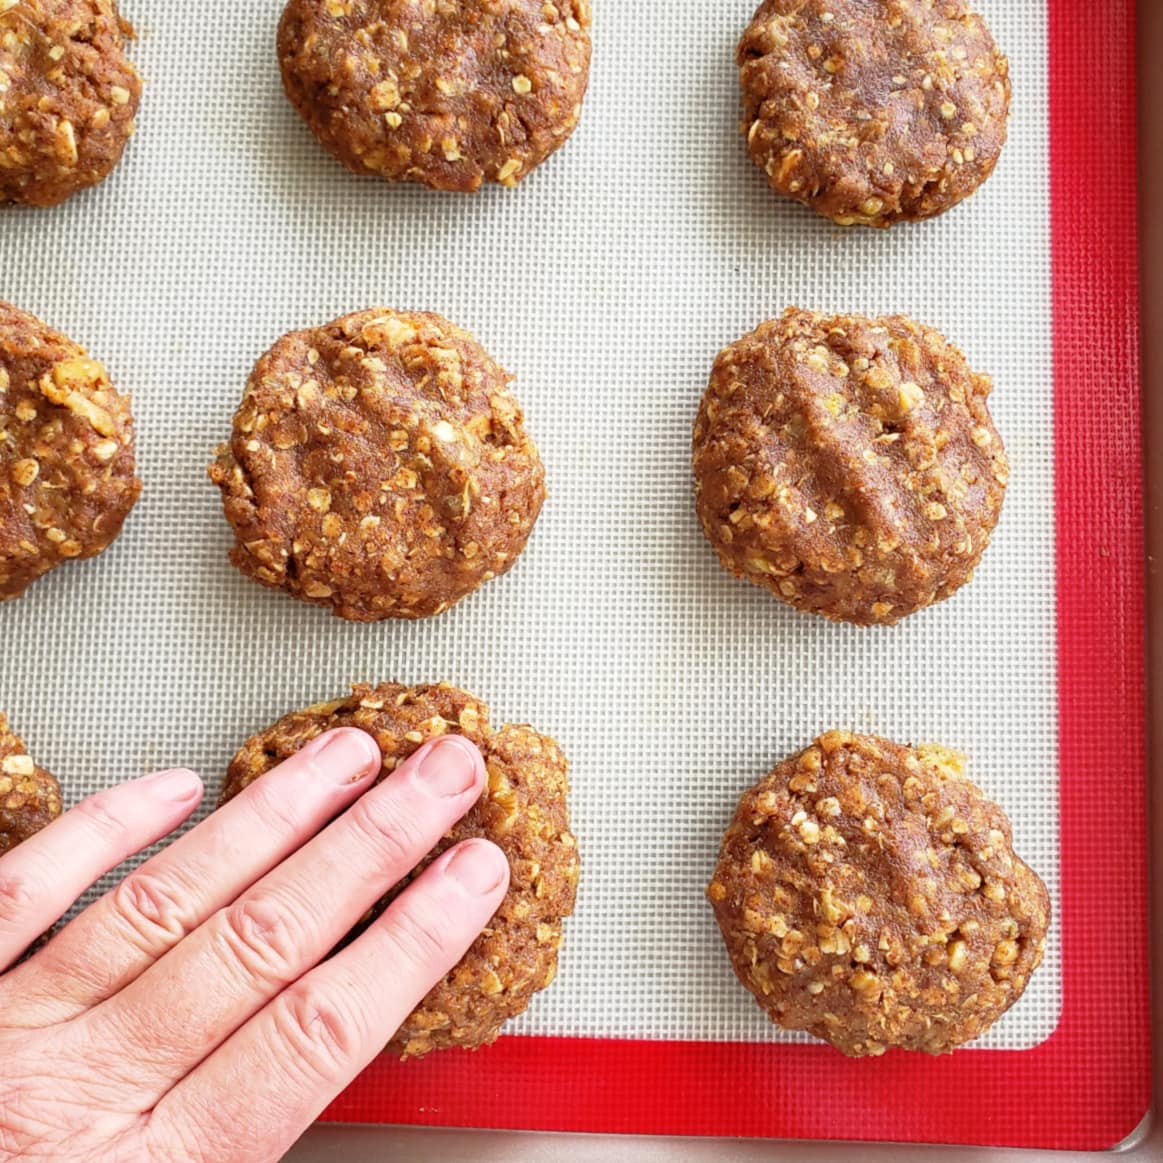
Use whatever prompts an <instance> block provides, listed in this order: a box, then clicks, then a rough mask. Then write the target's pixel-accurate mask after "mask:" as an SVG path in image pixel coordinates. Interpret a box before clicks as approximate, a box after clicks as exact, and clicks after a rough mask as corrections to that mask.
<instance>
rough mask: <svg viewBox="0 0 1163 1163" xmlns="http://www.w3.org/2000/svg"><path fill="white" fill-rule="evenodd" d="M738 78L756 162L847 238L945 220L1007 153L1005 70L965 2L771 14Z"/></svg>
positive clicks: (757, 27)
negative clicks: (845, 229) (866, 230)
mask: <svg viewBox="0 0 1163 1163" xmlns="http://www.w3.org/2000/svg"><path fill="white" fill-rule="evenodd" d="M738 64H739V75H740V81H741V84H742V89H743V102H744V107H745V119H744V123H743V130H744V133H745V134H746V135H747V148H748V151H749V152H750V154H751V158H752V160H753V161H754V162H755V164H756V165H757V166H759V168H760V169H762V170H763V172H764V173H765V174H766V175H767V179H768V182H769V183H770V184H771V186H772V188H773V189H775V190H777V191H778V192H779V193H781V194H785V195H787V196H788V197H790V198H794V199H796V200H797V201H799V202H802V203H804V204H805V205H807V206H810V207H811V208H812V209H813V210H815V211H817V212H818V213H820V214H822V215H824V216H825V217H828V218H831V219H833V220H834V221H836V222H838V223H840V224H841V225H844V226H851V225H853V224H855V223H859V224H862V225H866V226H877V227H886V226H891V225H892V224H893V223H894V222H900V221H908V220H918V219H923V218H932V217H934V216H935V215H937V214H941V213H943V212H944V211H946V210H949V209H950V208H952V207H953V206H955V205H957V203H958V202H961V201H962V200H963V199H965V198H967V197H968V196H969V195H970V194H972V193H973V192H974V191H975V190H977V188H978V187H979V186H980V185H981V184H982V183H983V182H984V181H985V180H986V178H988V177H989V176H990V174H991V173H992V172H993V170H994V167H995V166H996V164H997V161H998V158H999V156H1000V155H1001V151H1002V147H1003V146H1004V144H1005V139H1006V124H1007V119H1008V116H1009V104H1010V80H1009V65H1008V62H1007V61H1006V58H1005V57H1004V56H1003V55H1002V54H1001V52H1000V51H999V50H998V48H997V45H996V44H995V43H994V40H993V37H992V36H991V35H990V32H989V29H988V28H987V27H986V25H985V22H984V21H983V20H982V19H981V17H980V16H978V15H977V14H976V13H975V12H973V11H972V10H971V9H970V8H969V7H968V6H967V5H966V4H964V3H963V2H962V0H765V2H764V3H763V4H761V5H760V7H759V9H758V11H757V12H756V13H755V16H754V18H753V19H752V21H751V24H750V25H749V27H748V28H747V31H746V32H745V33H744V34H743V38H742V40H741V41H740V44H739V50H738Z"/></svg>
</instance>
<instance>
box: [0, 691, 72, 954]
mask: <svg viewBox="0 0 1163 1163" xmlns="http://www.w3.org/2000/svg"><path fill="white" fill-rule="evenodd" d="M60 814H61V789H60V786H59V785H58V784H57V781H56V780H55V779H54V778H53V777H52V776H51V775H50V774H49V773H48V772H47V771H45V770H44V768H42V767H37V765H36V764H35V763H34V762H33V760H32V757H31V756H30V755H29V754H28V750H27V748H26V747H25V746H24V741H23V740H22V739H21V738H20V736H19V735H16V734H15V733H14V732H13V731H12V729H11V728H10V727H9V726H8V719H7V718H6V717H5V715H4V714H3V713H2V712H0V856H3V855H4V853H5V852H9V851H11V850H12V849H13V848H15V847H16V845H17V844H20V843H22V842H23V841H25V840H27V839H28V838H29V836H33V835H35V834H36V833H37V832H39V831H40V830H41V828H43V827H45V826H46V825H47V824H51V823H52V822H53V820H55V819H56V818H57V816H59V815H60ZM0 968H3V966H0Z"/></svg>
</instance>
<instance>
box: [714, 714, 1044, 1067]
mask: <svg viewBox="0 0 1163 1163" xmlns="http://www.w3.org/2000/svg"><path fill="white" fill-rule="evenodd" d="M964 768H965V758H964V756H961V755H958V754H956V753H954V752H951V751H946V750H945V749H944V748H940V747H919V748H916V749H914V748H911V747H900V746H898V745H897V744H895V743H889V742H887V741H886V740H884V739H875V738H871V737H868V736H863V735H849V734H846V733H844V732H839V731H834V732H832V733H830V734H827V735H824V736H823V737H821V738H820V739H817V740H816V742H815V743H813V744H812V746H811V747H809V748H808V749H807V750H806V751H804V752H802V753H801V754H800V755H797V756H795V757H793V758H791V759H788V760H785V761H784V762H783V763H780V764H779V765H778V766H777V767H776V768H775V769H774V770H773V771H772V772H771V774H770V775H768V776H767V777H766V778H764V779H763V780H761V781H760V782H759V784H758V785H757V786H756V787H754V788H752V789H751V790H750V791H748V792H747V793H746V795H744V796H743V799H742V801H741V802H740V804H739V810H738V812H737V813H736V815H735V819H734V822H733V823H732V824H731V826H730V828H729V829H728V830H727V834H726V836H725V837H724V839H723V848H722V851H721V853H720V856H719V865H718V867H717V868H716V869H715V875H714V878H713V879H712V880H711V883H710V886H709V888H708V890H707V895H708V897H709V899H710V901H711V905H712V907H713V908H714V911H715V917H716V919H717V920H718V922H719V928H720V929H721V930H722V933H723V940H724V941H725V942H726V945H727V951H728V953H729V954H730V956H731V963H732V965H733V966H734V968H735V973H736V974H737V975H738V977H739V980H740V981H741V982H742V983H743V984H744V985H745V986H746V987H747V989H749V990H750V991H751V992H752V993H753V994H754V995H755V999H756V1001H758V1002H759V1004H760V1006H761V1007H762V1008H763V1010H764V1011H765V1012H766V1013H767V1015H768V1017H770V1018H771V1020H772V1021H773V1022H775V1023H776V1024H777V1025H779V1026H782V1027H783V1028H784V1029H787V1030H806V1031H808V1032H809V1033H810V1034H813V1035H814V1036H815V1037H817V1038H823V1039H824V1040H825V1041H828V1042H831V1044H832V1045H833V1046H835V1047H836V1049H837V1050H840V1051H841V1052H843V1053H844V1054H848V1055H851V1056H853V1057H859V1056H862V1055H871V1054H883V1053H884V1052H885V1050H887V1049H888V1048H889V1047H891V1046H899V1047H901V1048H902V1049H906V1050H922V1051H924V1052H925V1053H927V1054H944V1053H948V1052H950V1051H952V1050H954V1049H956V1048H957V1047H958V1046H960V1045H961V1044H962V1043H963V1042H968V1041H971V1040H972V1039H974V1038H977V1037H979V1036H980V1035H981V1034H982V1033H984V1032H985V1031H986V1030H987V1029H989V1027H990V1026H991V1025H993V1023H994V1022H996V1021H997V1020H998V1018H1000V1017H1001V1015H1002V1014H1004V1013H1005V1012H1006V1010H1008V1009H1009V1008H1010V1006H1012V1005H1013V1004H1014V1002H1016V1001H1017V1000H1018V998H1020V997H1021V996H1022V993H1023V991H1024V990H1025V988H1026V985H1027V983H1028V982H1029V979H1030V974H1031V973H1033V971H1034V970H1035V969H1037V968H1038V966H1039V965H1040V964H1041V961H1042V950H1043V944H1044V941H1045V937H1046V930H1047V927H1048V925H1049V922H1050V898H1049V894H1048V893H1047V891H1046V886H1045V885H1044V884H1043V883H1042V881H1041V880H1040V879H1039V878H1038V876H1037V874H1035V873H1034V872H1032V871H1031V870H1030V868H1029V867H1027V865H1026V864H1024V863H1023V862H1022V861H1021V860H1020V859H1019V858H1018V857H1017V856H1016V855H1015V854H1014V851H1013V847H1012V836H1011V831H1010V823H1009V820H1008V819H1006V816H1005V813H1004V812H1003V811H1002V810H1001V808H999V807H998V806H997V805H996V804H994V803H991V802H990V801H989V800H988V799H986V798H985V796H984V795H983V794H982V792H981V791H980V790H979V789H978V788H977V787H975V786H974V785H973V784H971V783H970V782H969V781H968V780H967V779H965V778H964V774H963V772H964Z"/></svg>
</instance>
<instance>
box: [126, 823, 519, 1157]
mask: <svg viewBox="0 0 1163 1163" xmlns="http://www.w3.org/2000/svg"><path fill="white" fill-rule="evenodd" d="M508 884H509V866H508V863H507V862H506V860H505V856H504V853H502V852H501V851H500V849H499V848H497V847H495V846H494V845H493V844H490V843H488V842H487V841H485V840H470V841H467V842H466V843H463V844H460V845H458V846H457V847H456V848H453V849H451V850H450V851H448V852H446V853H445V854H444V855H443V856H442V857H441V858H440V859H439V860H437V861H435V862H434V863H433V864H432V865H431V866H430V867H429V868H428V869H427V870H426V871H425V872H424V874H423V875H422V876H420V877H418V878H417V879H416V881H415V882H414V883H413V884H412V885H411V886H410V887H409V888H408V889H407V891H406V892H404V893H402V894H401V895H400V896H399V897H398V898H397V899H396V900H395V901H394V902H393V904H392V906H391V908H389V909H388V910H387V912H385V913H384V915H383V916H382V917H380V918H379V919H378V920H377V921H376V922H375V923H374V924H373V925H372V926H371V928H369V929H368V931H367V932H366V933H364V934H363V935H362V936H361V937H360V938H359V939H358V940H357V941H356V942H355V943H354V944H352V945H350V946H349V947H348V948H347V949H345V950H343V951H342V952H341V953H339V954H337V955H336V956H335V957H333V958H332V959H331V960H330V961H327V962H325V963H324V964H323V965H320V966H318V967H317V968H316V969H314V970H312V971H311V972H310V973H308V974H306V975H305V976H304V977H302V978H300V979H299V981H297V982H296V983H295V984H294V985H292V986H290V987H289V988H288V989H286V990H285V991H284V992H283V993H282V994H280V995H279V996H278V997H277V998H275V999H274V1001H272V1002H270V1003H269V1004H268V1005H267V1006H266V1008H265V1009H263V1010H262V1011H261V1012H260V1013H258V1014H257V1015H256V1016H255V1017H254V1018H252V1019H251V1020H250V1022H248V1023H247V1024H246V1025H245V1026H243V1027H242V1028H241V1029H240V1030H239V1031H238V1032H237V1033H236V1034H234V1036H233V1037H232V1038H230V1039H229V1040H228V1041H227V1042H225V1043H224V1044H223V1045H222V1046H220V1047H219V1049H218V1050H217V1051H215V1053H214V1054H213V1055H211V1057H209V1058H208V1059H206V1061H204V1062H203V1063H202V1064H201V1065H200V1066H199V1067H198V1068H197V1069H196V1070H194V1071H193V1072H192V1073H191V1074H189V1075H187V1077H186V1078H185V1080H184V1081H183V1082H181V1083H180V1084H179V1085H178V1086H177V1088H176V1089H174V1090H173V1091H171V1092H170V1093H169V1095H167V1096H166V1097H165V1098H164V1099H162V1101H161V1102H160V1103H159V1104H158V1105H157V1107H155V1109H154V1111H153V1112H152V1114H151V1115H150V1121H149V1131H148V1136H149V1141H150V1142H151V1143H152V1145H153V1146H154V1147H155V1148H156V1149H157V1150H158V1151H159V1152H161V1153H163V1154H164V1152H165V1150H167V1149H168V1150H173V1149H174V1148H175V1147H177V1148H180V1149H189V1150H191V1151H192V1152H194V1155H193V1157H194V1158H201V1157H202V1156H201V1155H199V1154H198V1145H199V1144H204V1143H214V1142H216V1137H217V1136H218V1134H219V1133H220V1129H221V1128H222V1127H223V1126H228V1127H231V1128H232V1133H233V1135H234V1140H235V1145H236V1147H237V1150H238V1157H239V1158H240V1159H241V1158H244V1159H247V1160H254V1161H255V1163H261V1161H263V1160H272V1161H273V1160H276V1159H281V1158H282V1156H283V1154H284V1153H285V1152H286V1151H287V1149H288V1148H289V1147H290V1146H291V1145H292V1144H293V1143H294V1142H295V1140H296V1139H298V1137H299V1136H300V1135H301V1134H302V1133H303V1131H305V1130H306V1129H307V1127H308V1126H310V1124H311V1123H312V1122H313V1121H314V1120H315V1118H317V1117H318V1115H319V1113H320V1112H321V1111H322V1110H323V1109H324V1107H326V1106H327V1105H328V1103H330V1102H331V1100H332V1099H334V1098H335V1097H336V1095H338V1094H339V1093H340V1092H341V1091H342V1090H343V1089H344V1088H345V1087H346V1086H347V1085H348V1083H350V1082H351V1081H352V1080H353V1079H354V1078H355V1077H356V1075H357V1074H359V1072H360V1071H361V1070H363V1069H364V1067H365V1066H367V1065H368V1064H369V1063H370V1062H371V1061H372V1060H373V1059H374V1058H375V1057H376V1055H377V1054H379V1053H380V1052H381V1051H382V1050H383V1048H384V1046H385V1045H386V1044H387V1043H388V1042H389V1041H390V1040H391V1037H392V1035H393V1034H394V1033H395V1032H396V1030H398V1029H399V1028H400V1026H401V1024H402V1023H403V1021H404V1019H405V1018H406V1017H407V1016H408V1014H409V1013H411V1012H412V1010H413V1009H414V1008H415V1007H416V1006H417V1005H418V1004H419V1003H420V1001H421V1000H422V999H423V998H424V995H425V994H427V993H428V991H429V990H430V989H431V988H432V987H433V986H434V985H435V984H436V983H437V982H438V981H439V980H440V979H441V978H442V977H444V975H445V974H446V973H448V972H449V970H450V969H452V967H453V966H454V965H456V963H457V962H458V961H459V960H460V959H461V958H462V957H463V956H464V954H465V952H466V951H467V950H468V947H469V946H470V945H471V944H472V943H473V941H474V940H476V938H477V936H478V935H479V933H480V931H481V930H482V929H483V928H484V926H485V925H486V924H487V923H488V921H489V918H490V917H492V915H493V914H494V913H495V912H496V910H497V908H498V907H499V906H500V903H501V900H502V899H503V898H504V895H505V891H506V889H507V888H508ZM256 1080H261V1081H257V1082H256Z"/></svg>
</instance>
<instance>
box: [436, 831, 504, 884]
mask: <svg viewBox="0 0 1163 1163" xmlns="http://www.w3.org/2000/svg"><path fill="white" fill-rule="evenodd" d="M444 875H445V876H450V877H452V879H453V880H455V881H456V883H457V884H459V885H460V887H461V888H462V889H463V890H464V891H465V892H466V893H468V895H469V896H488V895H489V894H490V893H492V892H495V891H496V890H497V889H498V888H499V887H500V886H501V884H502V883H504V881H505V880H506V879H507V877H508V875H509V862H508V861H507V860H506V859H505V854H504V853H503V852H502V851H501V850H500V849H499V848H498V847H497V846H496V845H495V844H490V843H489V842H488V841H487V840H466V841H465V842H464V843H463V844H461V845H459V847H457V848H454V849H453V851H452V855H451V856H450V857H449V858H448V863H447V864H446V865H445V866H444Z"/></svg>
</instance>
